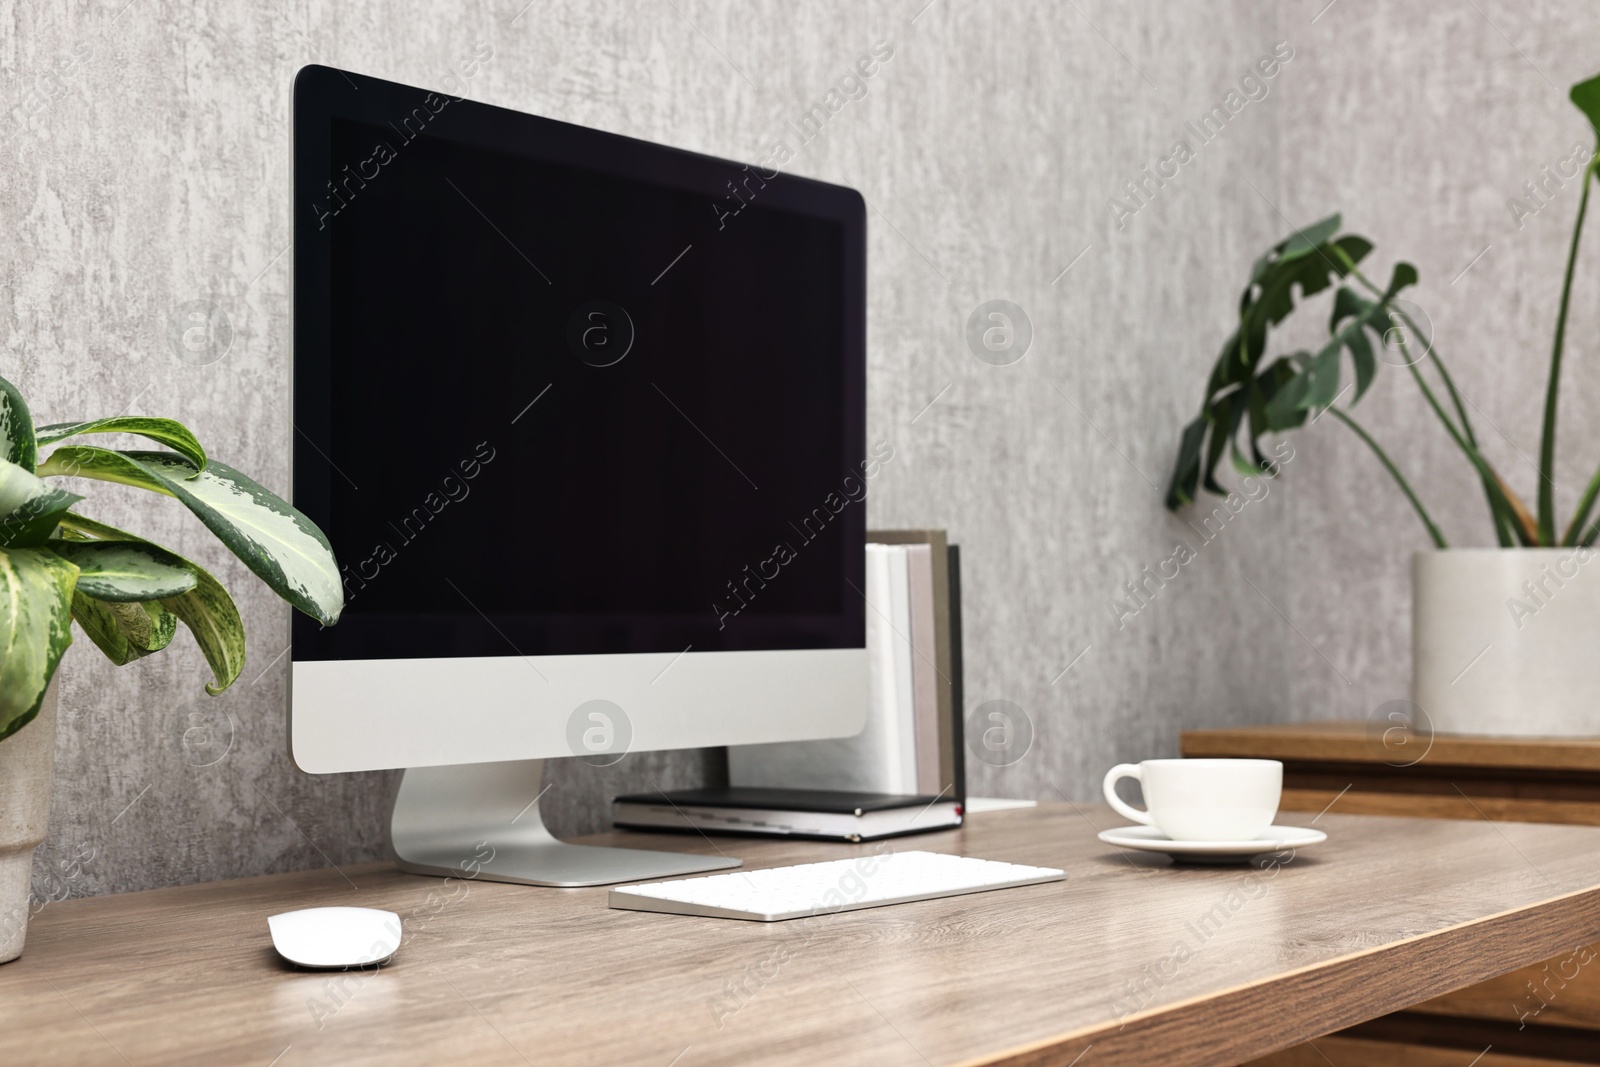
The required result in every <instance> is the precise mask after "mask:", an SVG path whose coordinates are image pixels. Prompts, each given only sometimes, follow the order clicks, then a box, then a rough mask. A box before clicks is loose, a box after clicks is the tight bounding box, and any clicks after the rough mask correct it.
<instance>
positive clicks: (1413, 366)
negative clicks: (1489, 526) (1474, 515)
mask: <svg viewBox="0 0 1600 1067" xmlns="http://www.w3.org/2000/svg"><path fill="white" fill-rule="evenodd" d="M1400 351H1401V352H1402V353H1403V354H1404V355H1405V357H1406V366H1407V368H1408V369H1409V370H1410V371H1411V377H1412V378H1414V379H1416V383H1417V388H1418V389H1421V390H1422V395H1423V397H1424V398H1425V399H1426V400H1427V401H1428V406H1429V407H1431V408H1433V413H1434V414H1435V415H1437V416H1439V421H1440V422H1442V423H1444V428H1445V429H1446V430H1448V431H1449V433H1450V436H1451V438H1452V439H1454V441H1455V443H1456V444H1457V445H1458V446H1459V447H1460V448H1461V451H1463V452H1465V453H1466V454H1467V459H1468V460H1469V461H1471V463H1472V466H1473V467H1474V468H1475V469H1476V470H1477V472H1478V477H1480V478H1482V479H1483V490H1484V492H1485V493H1487V494H1488V495H1489V514H1490V517H1491V518H1493V519H1494V526H1495V530H1494V532H1495V536H1496V538H1497V539H1498V540H1499V542H1500V547H1501V548H1510V547H1511V538H1510V536H1509V535H1507V533H1506V531H1505V528H1504V525H1503V524H1502V523H1503V518H1504V517H1505V516H1508V515H1509V514H1510V513H1511V502H1510V501H1508V500H1507V499H1506V496H1505V493H1503V492H1501V490H1500V483H1499V482H1498V481H1496V480H1495V476H1494V472H1493V471H1492V470H1490V469H1489V464H1488V463H1487V462H1485V461H1484V458H1483V456H1482V455H1481V454H1480V453H1479V452H1478V448H1477V446H1476V445H1474V444H1470V443H1468V442H1467V440H1466V439H1465V438H1463V437H1462V436H1461V432H1460V431H1459V430H1457V429H1456V426H1455V423H1453V422H1451V421H1450V417H1449V416H1448V415H1446V414H1445V410H1444V408H1443V406H1441V405H1440V403H1439V398H1438V397H1436V396H1434V395H1433V390H1432V389H1430V388H1429V387H1428V383H1427V380H1426V379H1424V378H1423V377H1422V372H1421V371H1419V370H1418V369H1417V362H1416V361H1415V360H1413V359H1411V349H1410V346H1408V345H1407V344H1406V342H1405V341H1404V340H1402V341H1401V342H1400ZM1510 525H1511V526H1512V528H1513V529H1515V528H1516V524H1515V523H1511V524H1510Z"/></svg>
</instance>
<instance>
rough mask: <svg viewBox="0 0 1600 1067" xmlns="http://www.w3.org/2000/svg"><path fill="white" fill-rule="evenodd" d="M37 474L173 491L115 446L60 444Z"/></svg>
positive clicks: (155, 490)
mask: <svg viewBox="0 0 1600 1067" xmlns="http://www.w3.org/2000/svg"><path fill="white" fill-rule="evenodd" d="M39 475H40V477H43V478H93V479H95V480H96V481H100V482H117V483H120V484H122V485H131V486H133V487H135V488H137V489H148V490H149V491H150V492H152V493H161V494H162V495H163V496H172V495H174V494H173V492H172V490H171V489H169V488H167V484H166V482H164V481H162V480H161V479H159V478H157V477H156V476H155V475H153V474H151V473H150V472H149V471H148V470H145V468H144V467H143V466H141V465H140V464H139V463H138V462H137V461H135V460H133V459H130V458H129V457H128V456H127V455H125V454H124V453H121V452H118V451H116V450H115V449H110V448H100V447H97V446H95V445H62V446H61V447H60V448H58V449H56V450H55V451H54V452H52V453H50V455H49V456H48V457H47V458H46V459H45V461H44V462H43V463H41V464H40V465H39Z"/></svg>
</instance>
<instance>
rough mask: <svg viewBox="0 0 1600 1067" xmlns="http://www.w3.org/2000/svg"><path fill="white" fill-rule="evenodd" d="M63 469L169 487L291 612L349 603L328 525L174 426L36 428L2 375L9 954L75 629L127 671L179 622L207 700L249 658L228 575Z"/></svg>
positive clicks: (133, 419) (2, 850)
mask: <svg viewBox="0 0 1600 1067" xmlns="http://www.w3.org/2000/svg"><path fill="white" fill-rule="evenodd" d="M95 434H134V435H137V436H140V437H143V438H146V439H148V440H151V441H154V442H156V443H157V444H160V445H164V446H165V448H166V451H129V450H123V449H114V448H103V447H100V446H98V445H95V444H90V443H85V442H86V440H88V439H90V438H91V435H95ZM69 442H70V443H69ZM51 446H55V447H53V448H51ZM46 448H50V452H49V454H48V455H46V456H43V457H41V456H40V452H41V450H43V449H46ZM61 477H67V478H89V479H99V480H101V481H108V482H121V483H122V484H124V485H132V486H137V487H139V488H140V489H147V490H149V491H150V492H153V493H158V494H161V495H163V496H168V497H173V498H175V499H177V500H178V501H179V502H180V503H182V504H183V505H185V506H186V507H187V508H188V509H189V510H190V511H192V512H194V514H195V515H196V516H197V517H198V518H199V519H200V521H201V522H203V523H204V524H205V525H206V527H207V528H208V529H210V530H211V532H212V533H213V534H215V535H216V536H217V538H218V540H220V541H221V542H222V543H223V544H225V545H226V546H227V547H228V548H229V549H230V550H231V551H232V552H233V553H234V554H235V555H236V556H238V557H239V558H240V559H241V560H243V561H244V563H245V565H246V566H248V567H249V568H250V569H251V570H252V571H254V572H255V573H256V574H257V576H259V577H260V578H261V579H262V581H264V582H266V583H267V585H268V586H270V587H271V588H272V591H273V592H275V593H277V594H278V595H279V596H280V597H282V598H283V599H284V600H287V601H288V602H289V603H290V604H292V605H293V606H294V607H296V608H298V609H299V610H301V611H303V612H305V613H306V614H307V615H310V616H311V617H312V618H314V619H316V620H318V621H319V622H321V623H322V624H323V625H324V626H332V625H333V624H334V623H335V622H337V621H338V619H339V613H340V611H341V610H342V609H343V607H344V591H343V589H342V587H341V585H340V578H339V569H338V565H337V564H336V563H335V562H334V558H333V550H332V549H331V548H330V547H329V545H328V539H327V538H326V537H325V536H323V533H322V531H321V530H319V529H317V527H316V526H315V525H314V524H313V523H312V522H311V521H310V520H309V519H307V518H306V517H305V516H304V515H302V514H300V513H299V512H298V511H296V510H295V509H294V508H292V507H290V506H289V505H288V504H287V503H285V502H284V501H282V500H280V499H279V498H278V497H276V496H274V495H273V494H272V493H269V492H268V491H267V490H265V489H263V488H262V487H261V486H259V485H257V484H256V483H255V482H253V481H251V480H250V479H249V478H247V477H245V476H244V475H243V474H240V473H239V472H238V471H236V470H233V469H232V468H231V467H227V466H224V465H223V464H221V463H218V462H215V461H214V460H208V459H207V457H206V453H205V449H203V448H202V447H201V446H200V442H199V441H197V440H195V437H194V434H192V433H190V432H189V431H188V430H187V429H185V428H184V427H183V426H182V425H181V424H180V423H177V422H174V421H173V420H171V419H158V418H147V417H145V416H138V415H124V416H117V417H114V418H109V419H97V420H94V421H90V422H70V423H56V424H54V425H50V426H38V427H35V426H34V424H33V418H32V416H31V415H30V413H29V411H28V405H27V404H26V403H24V401H23V399H22V395H21V394H20V393H19V392H18V391H17V389H16V388H15V387H14V386H13V385H12V384H11V383H10V382H8V381H6V380H5V379H3V378H0V963H4V962H6V961H8V960H12V959H15V958H16V957H17V956H19V955H21V953H22V947H23V942H24V939H25V938H26V935H27V923H28V916H29V911H30V908H29V887H30V883H31V880H32V866H33V850H34V848H35V846H37V845H38V844H39V842H40V841H42V840H43V839H44V835H45V829H46V825H47V823H48V819H49V813H50V776H51V764H52V761H53V754H54V751H55V711H56V685H55V677H56V671H57V668H58V667H59V666H60V663H61V656H62V653H64V652H65V651H66V650H67V646H68V645H70V644H71V643H72V624H73V623H77V625H78V627H79V629H81V630H82V631H83V632H84V633H85V634H86V635H87V636H88V637H89V639H90V640H91V641H92V642H94V644H95V645H96V646H98V647H99V649H100V650H101V651H102V652H104V653H105V654H106V656H107V657H108V658H109V659H110V660H111V661H112V662H113V663H116V664H118V665H122V664H126V663H131V662H133V661H134V660H136V659H139V658H141V657H143V656H148V655H149V654H151V653H152V652H159V651H161V649H163V648H165V647H166V646H167V644H168V643H169V642H170V641H171V640H172V638H173V636H174V635H175V634H176V632H177V629H178V624H179V623H182V624H183V625H184V626H185V627H186V628H187V629H188V630H189V632H190V633H191V634H193V636H194V639H195V641H196V643H197V644H198V645H199V646H200V650H201V652H203V653H204V655H205V658H206V662H207V663H208V664H209V665H210V667H211V670H212V672H213V673H214V674H215V675H216V680H215V681H214V682H210V683H207V685H206V690H207V692H210V693H212V694H216V693H220V692H222V691H223V690H224V689H226V688H228V686H229V685H231V684H233V681H234V680H235V679H236V678H238V677H239V671H240V670H241V669H242V668H243V666H244V655H245V635H244V626H243V624H242V623H241V622H240V620H239V612H238V609H237V608H235V607H234V603H233V600H232V598H231V597H229V596H228V591H227V590H226V589H224V588H223V587H222V585H221V583H219V582H218V581H217V580H216V579H215V578H213V577H212V576H211V575H210V574H209V573H207V572H206V570H205V569H204V568H202V567H200V566H199V565H197V564H195V563H192V562H190V561H189V560H186V559H184V558H182V557H180V556H178V555H176V554H175V553H173V552H170V551H168V550H167V549H165V548H162V547H161V546H159V545H155V544H152V543H151V542H149V541H146V540H144V539H143V538H140V537H137V536H135V535H134V534H131V533H127V532H125V531H123V530H119V529H116V528H115V527H112V526H107V525H106V524H104V523H101V522H96V521H95V520H93V519H90V518H87V517H85V516H83V515H80V514H79V513H78V512H76V511H74V510H73V508H74V507H75V506H76V505H77V504H78V502H79V501H81V500H82V499H83V497H81V496H78V495H77V494H74V493H70V492H67V491H66V490H64V489H61V488H58V487H57V486H55V485H53V484H51V481H50V479H55V478H61Z"/></svg>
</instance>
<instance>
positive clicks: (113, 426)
mask: <svg viewBox="0 0 1600 1067" xmlns="http://www.w3.org/2000/svg"><path fill="white" fill-rule="evenodd" d="M83 433H131V434H137V435H138V436H140V437H148V438H149V439H150V440H152V441H157V442H159V443H161V444H164V445H166V446H167V447H168V448H170V449H172V450H173V451H174V452H176V453H178V454H179V455H180V456H182V457H183V458H184V459H187V460H188V461H189V462H190V463H193V464H194V465H195V466H196V467H198V468H199V469H201V470H204V469H205V465H206V450H205V449H204V448H202V447H200V442H199V441H198V440H196V439H195V436H194V434H192V433H190V432H189V428H188V427H187V426H185V425H183V423H181V422H176V421H174V420H173V419H159V418H153V417H151V416H148V415H116V416H113V417H112V418H109V419H92V420H90V421H88V422H56V423H51V424H50V425H49V426H40V427H39V428H38V429H37V430H36V431H35V435H36V437H37V438H38V442H39V444H41V445H53V444H55V443H56V442H57V441H65V440H66V439H67V438H69V437H76V436H77V435H78V434H83Z"/></svg>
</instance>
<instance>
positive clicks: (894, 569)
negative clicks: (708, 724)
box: [728, 544, 918, 794]
mask: <svg viewBox="0 0 1600 1067" xmlns="http://www.w3.org/2000/svg"><path fill="white" fill-rule="evenodd" d="M866 551H867V588H866V594H867V604H866V616H867V661H868V675H869V679H870V681H869V689H870V694H869V700H868V708H867V723H866V726H865V728H863V729H862V731H861V733H859V734H857V735H856V736H854V737H843V738H830V739H828V740H824V741H790V742H783V743H778V744H768V745H735V746H730V747H729V749H728V781H729V784H730V785H734V786H765V787H769V788H788V789H837V790H854V791H857V792H867V793H897V794H916V793H917V792H918V789H917V735H916V719H915V714H914V710H915V703H914V701H915V693H914V686H913V672H912V662H911V661H912V650H911V643H910V634H911V625H910V620H911V605H910V564H909V560H910V556H909V553H908V552H907V551H906V546H905V545H877V544H873V545H867V546H866ZM897 631H898V632H897Z"/></svg>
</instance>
